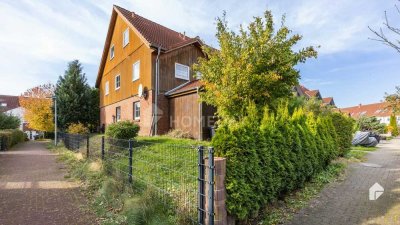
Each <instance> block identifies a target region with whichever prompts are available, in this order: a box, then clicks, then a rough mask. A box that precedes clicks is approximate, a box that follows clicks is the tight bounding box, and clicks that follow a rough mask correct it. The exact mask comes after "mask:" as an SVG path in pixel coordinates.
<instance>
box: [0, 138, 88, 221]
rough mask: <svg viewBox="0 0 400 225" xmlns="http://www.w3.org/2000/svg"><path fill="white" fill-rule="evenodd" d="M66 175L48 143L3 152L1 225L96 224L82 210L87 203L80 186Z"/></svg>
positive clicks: (0, 179) (0, 189) (0, 157)
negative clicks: (48, 147) (67, 178)
mask: <svg viewBox="0 0 400 225" xmlns="http://www.w3.org/2000/svg"><path fill="white" fill-rule="evenodd" d="M65 175H66V170H65V169H64V167H63V165H62V164H60V163H58V162H56V155H55V154H52V153H50V152H49V151H48V150H47V149H46V148H45V143H39V142H32V141H31V142H26V143H22V144H19V145H17V146H16V147H15V148H13V149H12V150H10V151H6V152H0V224H1V225H3V224H4V225H13V224H21V225H22V224H29V225H36V224H37V225H47V224H49V225H50V224H95V222H94V221H95V220H94V217H93V215H91V214H90V213H85V212H83V210H82V208H83V206H84V205H85V204H86V200H85V197H84V196H83V195H82V194H81V192H80V190H79V184H77V183H75V182H72V181H68V180H66V179H64V176H65Z"/></svg>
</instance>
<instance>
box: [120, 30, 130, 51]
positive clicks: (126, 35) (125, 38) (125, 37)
mask: <svg viewBox="0 0 400 225" xmlns="http://www.w3.org/2000/svg"><path fill="white" fill-rule="evenodd" d="M122 38H123V44H122V47H125V46H126V45H128V44H129V28H126V30H125V31H124V34H123V37H122Z"/></svg>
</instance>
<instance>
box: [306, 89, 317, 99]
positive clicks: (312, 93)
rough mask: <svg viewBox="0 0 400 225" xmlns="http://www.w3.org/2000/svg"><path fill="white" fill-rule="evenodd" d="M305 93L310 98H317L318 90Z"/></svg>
mask: <svg viewBox="0 0 400 225" xmlns="http://www.w3.org/2000/svg"><path fill="white" fill-rule="evenodd" d="M305 93H306V94H307V95H308V96H309V97H310V98H311V97H317V96H318V93H319V90H312V91H305Z"/></svg>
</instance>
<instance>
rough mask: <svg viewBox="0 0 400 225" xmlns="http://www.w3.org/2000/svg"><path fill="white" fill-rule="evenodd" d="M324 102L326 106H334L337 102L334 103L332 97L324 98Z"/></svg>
mask: <svg viewBox="0 0 400 225" xmlns="http://www.w3.org/2000/svg"><path fill="white" fill-rule="evenodd" d="M322 102H323V103H324V104H325V105H333V106H334V105H335V102H334V101H333V98H332V97H327V98H322Z"/></svg>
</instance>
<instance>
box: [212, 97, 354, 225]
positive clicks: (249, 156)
mask: <svg viewBox="0 0 400 225" xmlns="http://www.w3.org/2000/svg"><path fill="white" fill-rule="evenodd" d="M289 105H291V104H289V103H288V102H287V101H283V102H281V103H280V104H278V106H277V109H276V110H274V111H272V110H268V108H265V109H264V114H263V115H262V116H259V114H258V109H257V108H256V105H255V104H250V106H249V107H248V109H247V112H246V114H247V115H246V116H245V117H243V119H242V120H241V121H239V122H237V123H234V124H229V125H228V124H226V123H222V124H221V126H220V127H219V128H218V129H217V132H216V136H215V137H214V138H213V140H212V144H213V146H215V149H216V153H217V155H220V156H223V157H226V158H227V177H226V187H227V194H228V199H227V208H228V211H229V213H230V214H232V215H234V216H236V218H237V219H238V220H242V221H243V220H244V221H246V220H248V219H251V218H252V217H256V216H257V214H258V213H259V212H260V210H261V209H262V208H263V207H264V206H265V205H266V203H268V202H270V201H272V200H275V199H277V198H279V197H280V196H282V195H284V194H285V193H288V192H290V191H293V190H296V189H297V188H299V187H302V186H303V185H304V183H305V182H306V181H307V180H309V179H310V178H311V177H312V176H313V175H314V174H316V173H318V172H320V171H321V170H322V169H324V168H325V167H326V166H327V165H328V164H329V162H330V161H331V160H332V159H334V158H336V157H337V156H338V155H342V154H344V152H345V151H347V149H348V147H349V142H350V141H351V137H352V129H353V122H352V120H351V119H350V118H348V117H347V116H345V115H342V114H340V113H334V112H330V113H321V114H316V113H314V112H312V111H307V109H306V107H305V106H299V107H296V108H295V109H294V110H293V112H290V110H289V109H290V106H289Z"/></svg>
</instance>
